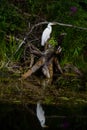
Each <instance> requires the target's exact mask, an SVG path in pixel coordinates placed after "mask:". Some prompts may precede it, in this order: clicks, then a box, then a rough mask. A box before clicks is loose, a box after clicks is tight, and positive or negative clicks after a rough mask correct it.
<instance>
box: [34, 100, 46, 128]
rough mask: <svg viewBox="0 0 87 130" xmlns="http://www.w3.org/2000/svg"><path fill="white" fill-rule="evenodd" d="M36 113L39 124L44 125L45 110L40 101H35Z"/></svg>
mask: <svg viewBox="0 0 87 130" xmlns="http://www.w3.org/2000/svg"><path fill="white" fill-rule="evenodd" d="M36 114H37V118H38V120H39V121H40V124H41V126H42V127H46V125H45V112H44V110H43V108H42V106H41V104H40V102H37V108H36Z"/></svg>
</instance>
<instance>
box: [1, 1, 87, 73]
mask: <svg viewBox="0 0 87 130" xmlns="http://www.w3.org/2000/svg"><path fill="white" fill-rule="evenodd" d="M81 2H82V3H81ZM86 6H87V2H86V0H82V1H80V0H74V1H73V0H65V1H64V0H55V1H54V0H47V1H46V2H44V0H38V1H36V0H24V1H14V0H12V1H11V0H7V1H6V0H1V2H0V68H3V67H4V65H5V64H6V63H8V61H9V60H10V59H11V62H13V63H14V62H17V63H18V62H21V58H23V57H24V53H25V49H26V47H25V46H23V47H22V49H20V50H19V51H18V54H17V55H14V54H15V51H16V49H17V47H18V46H19V44H20V40H23V38H24V37H25V35H26V34H27V32H29V30H30V28H29V23H30V25H31V26H33V25H34V24H36V23H39V22H42V21H56V22H60V23H65V24H72V25H75V26H77V27H85V28H87V8H86ZM31 26H30V27H31ZM44 27H45V26H44V25H41V26H39V27H37V28H35V29H34V30H33V32H32V34H30V36H29V42H30V41H32V40H34V39H35V38H36V39H37V38H38V40H35V41H33V42H31V43H32V44H35V45H37V44H40V38H41V34H42V31H43V29H44ZM61 33H67V35H66V36H65V38H64V41H63V43H62V45H61V46H62V54H63V55H62V57H61V61H60V64H61V66H62V67H63V66H64V65H65V64H68V63H72V64H74V65H76V66H77V67H78V68H79V69H80V70H81V71H82V72H83V73H85V74H87V59H86V56H87V30H80V29H76V28H70V27H64V26H59V25H56V26H54V27H53V32H52V38H51V40H50V42H52V44H53V45H55V44H57V41H58V36H59V35H60V34H61ZM8 37H9V38H8ZM15 37H16V38H18V39H20V40H19V41H17V40H16V39H15ZM38 47H40V46H39V45H38Z"/></svg>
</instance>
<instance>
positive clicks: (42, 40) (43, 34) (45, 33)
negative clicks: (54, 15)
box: [41, 28, 50, 46]
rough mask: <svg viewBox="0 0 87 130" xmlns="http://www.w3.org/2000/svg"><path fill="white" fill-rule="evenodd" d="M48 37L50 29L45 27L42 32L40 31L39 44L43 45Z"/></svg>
mask: <svg viewBox="0 0 87 130" xmlns="http://www.w3.org/2000/svg"><path fill="white" fill-rule="evenodd" d="M49 38H50V30H49V29H48V28H46V29H45V30H44V31H43V33H42V37H41V45H42V46H44V45H45V43H46V42H47V40H48V39H49Z"/></svg>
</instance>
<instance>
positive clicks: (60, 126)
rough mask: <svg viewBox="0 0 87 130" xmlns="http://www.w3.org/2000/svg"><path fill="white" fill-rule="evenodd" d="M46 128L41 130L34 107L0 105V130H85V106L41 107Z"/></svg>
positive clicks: (86, 124) (86, 120)
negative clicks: (44, 116)
mask: <svg viewBox="0 0 87 130" xmlns="http://www.w3.org/2000/svg"><path fill="white" fill-rule="evenodd" d="M43 109H44V110H45V114H46V125H47V126H48V127H47V128H41V126H40V124H39V121H38V119H37V117H36V105H15V104H8V103H0V130H42V129H46V130H67V129H70V130H87V106H86V105H76V106H70V105H69V106H68V105H66V104H65V105H52V106H51V105H50V106H47V105H43Z"/></svg>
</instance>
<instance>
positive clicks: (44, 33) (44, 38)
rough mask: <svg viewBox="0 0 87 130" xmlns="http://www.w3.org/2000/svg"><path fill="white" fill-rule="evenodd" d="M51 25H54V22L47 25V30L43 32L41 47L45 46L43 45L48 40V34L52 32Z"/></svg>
mask: <svg viewBox="0 0 87 130" xmlns="http://www.w3.org/2000/svg"><path fill="white" fill-rule="evenodd" d="M52 25H56V22H53V23H49V24H48V25H47V28H45V30H44V31H43V33H42V37H41V46H45V43H46V42H47V41H48V40H49V38H50V34H51V32H52Z"/></svg>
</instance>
